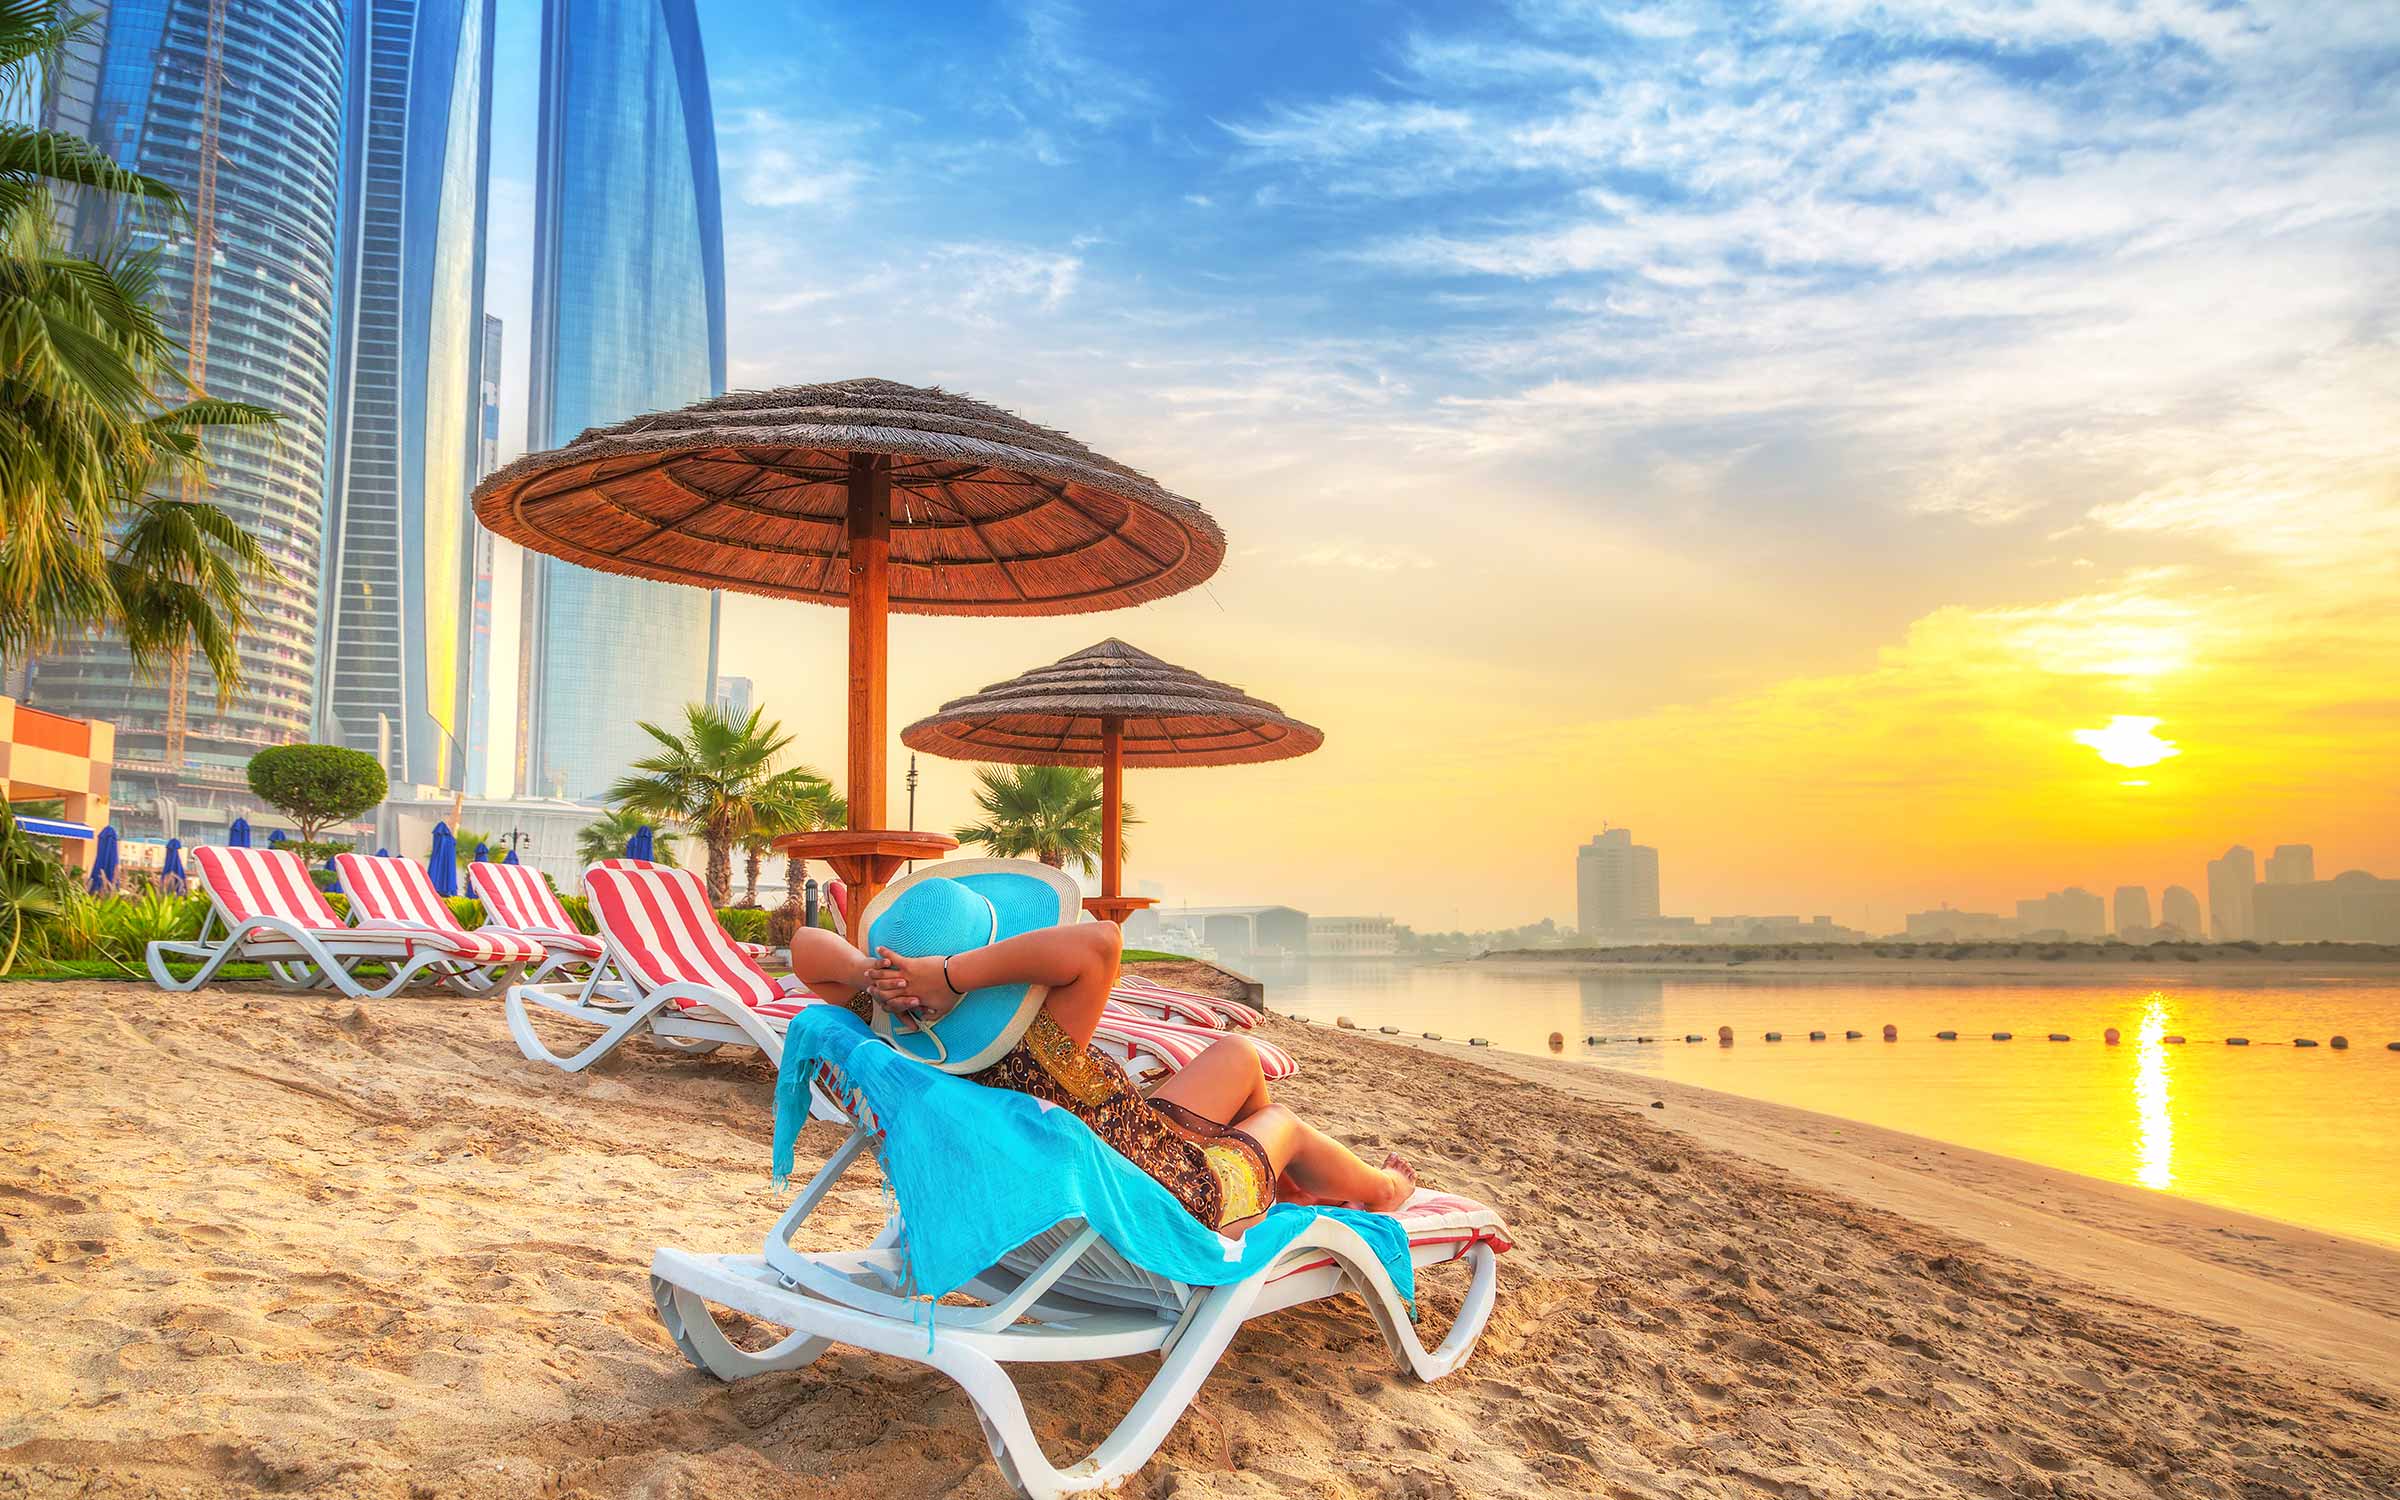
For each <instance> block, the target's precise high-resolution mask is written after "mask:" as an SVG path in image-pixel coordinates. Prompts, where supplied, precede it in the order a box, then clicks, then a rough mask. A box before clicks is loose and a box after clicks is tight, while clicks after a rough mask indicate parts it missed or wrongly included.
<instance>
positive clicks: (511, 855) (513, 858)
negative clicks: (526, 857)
mask: <svg viewBox="0 0 2400 1500" xmlns="http://www.w3.org/2000/svg"><path fill="white" fill-rule="evenodd" d="M516 862H517V851H516V850H514V849H511V850H509V851H508V858H506V859H504V860H502V861H500V863H502V864H504V865H513V864H515V863H516Z"/></svg>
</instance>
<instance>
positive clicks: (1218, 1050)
mask: <svg viewBox="0 0 2400 1500" xmlns="http://www.w3.org/2000/svg"><path fill="white" fill-rule="evenodd" d="M1150 1097H1151V1098H1153V1099H1163V1100H1165V1101H1166V1102H1167V1103H1169V1104H1175V1105H1180V1106H1182V1107H1183V1108H1185V1109H1188V1110H1190V1111H1191V1112H1192V1113H1193V1114H1196V1115H1198V1116H1199V1117H1200V1118H1202V1119H1204V1120H1214V1121H1215V1122H1216V1123H1218V1124H1220V1125H1224V1124H1228V1123H1230V1122H1232V1121H1234V1120H1239V1119H1241V1118H1242V1117H1244V1116H1245V1115H1254V1114H1257V1113H1258V1112H1259V1111H1260V1110H1262V1109H1265V1108H1266V1107H1267V1106H1268V1105H1270V1104H1272V1103H1274V1102H1275V1101H1274V1100H1273V1099H1271V1098H1269V1097H1268V1095H1267V1075H1266V1072H1265V1070H1264V1069H1262V1068H1261V1067H1260V1066H1259V1063H1258V1049H1257V1048H1255V1047H1253V1046H1251V1045H1250V1044H1249V1043H1248V1042H1245V1041H1242V1040H1240V1039H1239V1038H1237V1037H1227V1038H1225V1040H1223V1041H1221V1042H1211V1043H1210V1044H1209V1047H1208V1050H1207V1051H1206V1052H1203V1053H1201V1054H1200V1055H1199V1056H1198V1057H1195V1058H1193V1059H1192V1060H1191V1062H1190V1063H1188V1064H1186V1065H1185V1066H1184V1068H1183V1070H1182V1071H1181V1072H1179V1073H1177V1074H1175V1075H1174V1076H1173V1077H1172V1078H1169V1079H1168V1080H1167V1081H1166V1082H1164V1083H1162V1084H1160V1085H1159V1086H1158V1087H1157V1088H1154V1089H1152V1090H1151V1091H1150Z"/></svg>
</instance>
